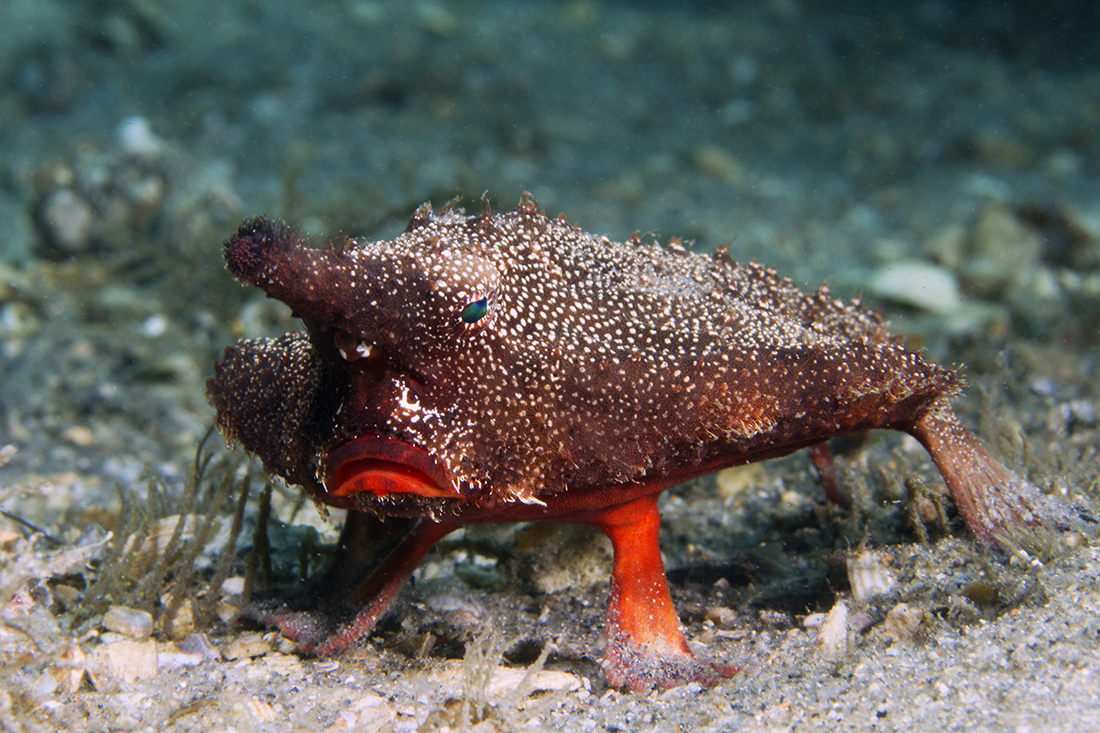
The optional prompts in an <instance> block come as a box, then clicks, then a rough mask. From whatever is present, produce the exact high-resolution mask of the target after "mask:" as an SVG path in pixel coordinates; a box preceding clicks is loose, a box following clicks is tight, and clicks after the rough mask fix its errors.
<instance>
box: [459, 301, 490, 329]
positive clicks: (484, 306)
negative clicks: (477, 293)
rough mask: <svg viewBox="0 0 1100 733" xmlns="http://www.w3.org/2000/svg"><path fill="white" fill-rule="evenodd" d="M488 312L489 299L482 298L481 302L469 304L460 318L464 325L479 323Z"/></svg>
mask: <svg viewBox="0 0 1100 733" xmlns="http://www.w3.org/2000/svg"><path fill="white" fill-rule="evenodd" d="M488 312H489V299H488V298H482V299H481V300H475V301H473V302H472V303H469V304H467V305H466V307H465V308H463V309H462V313H460V314H459V317H460V318H461V319H462V321H463V322H464V323H477V322H478V321H480V320H481V319H482V318H484V317H485V314H486V313H488Z"/></svg>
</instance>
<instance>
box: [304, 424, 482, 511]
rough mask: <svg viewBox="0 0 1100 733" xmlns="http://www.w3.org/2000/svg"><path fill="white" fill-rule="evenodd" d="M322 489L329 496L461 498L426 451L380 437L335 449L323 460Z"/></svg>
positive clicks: (367, 436) (354, 440) (364, 437)
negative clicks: (324, 489)
mask: <svg viewBox="0 0 1100 733" xmlns="http://www.w3.org/2000/svg"><path fill="white" fill-rule="evenodd" d="M325 486H326V487H327V488H328V493H329V494H330V495H331V496H353V495H357V494H363V493H367V494H374V495H375V496H391V495H395V494H396V495H401V494H414V495H417V496H423V497H426V498H432V499H438V498H449V499H459V498H461V497H462V495H461V494H459V493H458V491H457V490H456V489H455V488H454V484H453V482H452V481H451V480H450V479H448V478H447V474H446V472H444V471H443V469H442V468H440V467H439V464H437V463H436V462H435V460H434V459H433V458H432V457H431V455H429V454H428V453H427V452H426V451H424V450H422V449H420V448H417V447H416V446H413V445H409V444H408V443H404V442H402V441H400V440H396V439H393V438H386V437H383V436H381V435H364V436H360V437H358V438H354V439H352V440H349V441H347V442H346V443H341V444H340V445H339V446H337V447H336V448H335V449H334V450H333V451H332V452H331V453H330V454H329V456H328V459H327V460H326V461H325Z"/></svg>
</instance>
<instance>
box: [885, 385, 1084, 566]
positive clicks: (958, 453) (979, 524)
mask: <svg viewBox="0 0 1100 733" xmlns="http://www.w3.org/2000/svg"><path fill="white" fill-rule="evenodd" d="M904 429H905V430H906V432H908V433H910V434H911V435H913V437H915V438H916V439H917V440H919V441H920V443H921V444H922V445H923V446H924V447H925V449H927V450H928V452H929V454H931V456H932V460H933V461H934V462H935V464H936V466H937V468H939V470H940V473H941V474H943V478H944V480H945V481H946V482H947V488H948V489H949V490H950V492H951V496H952V498H953V499H954V500H955V504H956V506H957V507H958V509H959V513H960V514H961V515H962V517H963V520H964V521H965V522H966V525H967V526H968V527H969V528H970V530H971V531H972V532H973V533H974V534H975V535H977V537H978V538H979V539H981V540H982V541H984V542H987V543H989V544H991V545H997V546H1000V547H1004V548H1013V549H1025V550H1028V551H1030V552H1033V553H1039V554H1042V555H1049V554H1051V551H1052V550H1053V549H1054V548H1055V547H1056V546H1057V542H1058V540H1059V533H1062V532H1069V531H1075V530H1080V529H1082V523H1081V519H1080V518H1079V517H1078V516H1077V515H1076V513H1074V512H1073V510H1072V509H1071V507H1069V506H1067V505H1065V504H1063V503H1062V502H1059V501H1058V500H1057V499H1055V498H1053V497H1051V496H1048V495H1046V494H1044V493H1042V492H1041V491H1040V490H1039V489H1038V488H1037V487H1036V486H1035V485H1034V484H1032V483H1030V482H1029V481H1027V480H1026V479H1024V478H1022V477H1021V476H1019V475H1017V474H1016V473H1014V472H1013V471H1010V470H1009V469H1007V468H1005V467H1004V465H1002V464H1001V462H1000V461H998V460H997V459H996V458H994V457H993V456H992V455H990V453H989V451H988V450H986V448H985V446H983V445H982V443H981V441H979V440H978V439H977V438H976V437H974V436H973V435H972V434H971V433H970V432H969V431H968V430H967V429H966V428H964V427H963V426H962V424H961V423H960V422H959V419H958V418H957V417H956V416H955V413H954V412H953V411H952V410H951V407H950V406H949V405H948V404H947V402H946V400H944V401H941V402H939V403H937V404H936V405H934V406H933V407H932V409H930V410H929V411H927V412H926V413H924V414H923V415H922V416H921V417H920V418H919V419H918V420H917V421H916V422H914V423H913V424H911V425H909V426H907V427H905V428H904Z"/></svg>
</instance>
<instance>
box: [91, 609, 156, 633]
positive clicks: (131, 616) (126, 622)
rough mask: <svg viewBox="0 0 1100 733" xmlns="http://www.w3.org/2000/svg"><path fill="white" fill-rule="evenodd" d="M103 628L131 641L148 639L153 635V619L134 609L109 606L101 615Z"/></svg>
mask: <svg viewBox="0 0 1100 733" xmlns="http://www.w3.org/2000/svg"><path fill="white" fill-rule="evenodd" d="M103 628H105V629H107V630H108V631H114V632H116V633H118V634H122V635H123V636H128V637H130V638H131V639H148V638H149V635H150V634H152V633H153V617H152V616H151V615H149V614H148V613H146V612H145V611H139V610H138V609H136V608H127V607H126V606H111V607H110V608H108V609H107V613H105V614H103Z"/></svg>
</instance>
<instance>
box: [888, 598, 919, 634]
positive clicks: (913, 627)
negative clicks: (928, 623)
mask: <svg viewBox="0 0 1100 733" xmlns="http://www.w3.org/2000/svg"><path fill="white" fill-rule="evenodd" d="M923 620H924V611H922V610H921V609H919V608H917V607H916V606H910V605H909V604H908V603H899V604H898V605H896V606H894V607H893V608H891V609H890V610H889V611H887V613H886V620H885V621H884V622H883V629H884V630H885V631H886V633H887V634H889V635H890V636H892V637H894V638H895V639H897V640H899V641H902V640H905V639H911V638H913V636H914V635H915V634H916V633H917V630H918V629H920V625H921V622H922V621H923Z"/></svg>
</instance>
